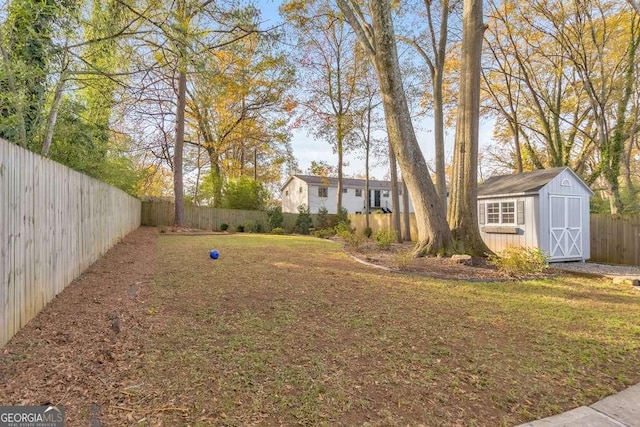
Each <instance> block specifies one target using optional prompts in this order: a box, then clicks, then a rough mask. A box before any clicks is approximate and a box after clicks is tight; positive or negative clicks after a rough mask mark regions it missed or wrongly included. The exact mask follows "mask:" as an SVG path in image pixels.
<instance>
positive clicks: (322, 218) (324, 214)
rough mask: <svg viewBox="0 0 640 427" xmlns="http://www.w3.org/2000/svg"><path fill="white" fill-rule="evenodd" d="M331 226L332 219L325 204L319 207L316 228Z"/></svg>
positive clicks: (321, 228)
mask: <svg viewBox="0 0 640 427" xmlns="http://www.w3.org/2000/svg"><path fill="white" fill-rule="evenodd" d="M329 227H331V219H330V218H329V211H328V210H327V208H325V207H324V206H323V207H321V208H319V209H318V214H317V215H316V228H317V229H319V230H323V229H325V228H329Z"/></svg>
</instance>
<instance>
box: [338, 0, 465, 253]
mask: <svg viewBox="0 0 640 427" xmlns="http://www.w3.org/2000/svg"><path fill="white" fill-rule="evenodd" d="M337 3H338V6H339V7H340V10H342V12H343V13H344V15H345V18H346V19H347V20H348V21H349V24H350V25H351V26H352V27H353V28H354V30H355V31H356V34H357V35H358V39H359V41H360V44H361V45H362V46H363V49H364V50H365V52H366V53H367V55H368V56H369V58H370V60H371V62H372V63H373V64H374V65H375V68H376V73H377V75H378V81H379V83H380V91H381V93H382V101H383V102H382V104H383V107H384V112H385V120H386V123H387V133H388V135H389V142H390V144H391V146H392V147H393V151H394V153H395V154H396V157H397V159H398V163H399V165H400V170H401V171H402V175H403V176H404V177H405V179H406V182H407V188H408V189H409V193H410V194H411V199H412V201H413V205H414V210H415V215H416V220H417V226H418V243H417V245H416V248H415V255H416V256H422V255H426V254H433V255H436V254H450V253H453V250H454V247H453V240H452V237H451V231H450V230H449V227H448V225H447V221H446V217H445V215H444V214H443V211H444V210H443V209H442V206H441V205H440V198H439V197H438V193H437V192H436V188H435V186H434V184H433V181H432V180H431V176H430V174H429V168H428V167H427V162H426V161H425V159H424V156H423V154H422V151H421V150H420V146H419V145H418V140H417V139H416V134H415V131H414V128H413V123H412V121H411V114H410V112H409V106H408V104H407V99H406V96H405V91H404V87H403V84H402V74H401V72H400V62H399V60H398V52H397V48H396V39H395V33H394V29H393V21H392V18H391V2H390V1H389V0H372V1H369V2H368V6H369V12H370V15H371V19H372V22H371V24H368V23H366V22H364V14H363V13H362V10H361V8H360V6H359V4H358V3H357V2H356V1H355V0H337Z"/></svg>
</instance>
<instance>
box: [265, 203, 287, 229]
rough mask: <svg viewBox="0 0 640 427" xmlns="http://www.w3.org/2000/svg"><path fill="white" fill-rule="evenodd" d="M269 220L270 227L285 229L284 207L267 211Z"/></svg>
mask: <svg viewBox="0 0 640 427" xmlns="http://www.w3.org/2000/svg"><path fill="white" fill-rule="evenodd" d="M267 218H268V221H269V226H270V227H271V228H272V229H274V228H283V227H284V215H283V214H282V207H280V206H276V207H274V208H271V209H269V210H268V211H267Z"/></svg>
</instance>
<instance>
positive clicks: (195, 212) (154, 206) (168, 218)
mask: <svg viewBox="0 0 640 427" xmlns="http://www.w3.org/2000/svg"><path fill="white" fill-rule="evenodd" d="M283 216H284V229H285V230H286V231H287V232H289V233H291V232H293V228H294V227H295V223H296V219H297V217H298V214H292V213H285V214H283ZM174 218H175V205H174V204H173V203H171V202H142V225H148V226H152V227H158V226H171V225H173V222H174ZM184 219H185V226H187V227H189V228H198V229H201V230H213V231H219V230H220V226H221V225H222V224H227V225H228V226H229V231H235V230H236V227H237V226H238V225H245V224H246V223H247V222H248V221H256V222H258V223H260V224H261V225H262V229H263V230H265V231H268V230H267V228H268V224H269V221H268V217H267V213H266V212H264V211H245V210H240V209H222V208H211V207H207V206H185V207H184Z"/></svg>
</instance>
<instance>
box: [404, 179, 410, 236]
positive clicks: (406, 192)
mask: <svg viewBox="0 0 640 427" xmlns="http://www.w3.org/2000/svg"><path fill="white" fill-rule="evenodd" d="M402 217H403V223H404V228H403V230H402V240H404V241H405V242H410V241H411V214H410V213H409V190H407V184H406V183H405V182H404V177H403V178H402Z"/></svg>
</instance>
